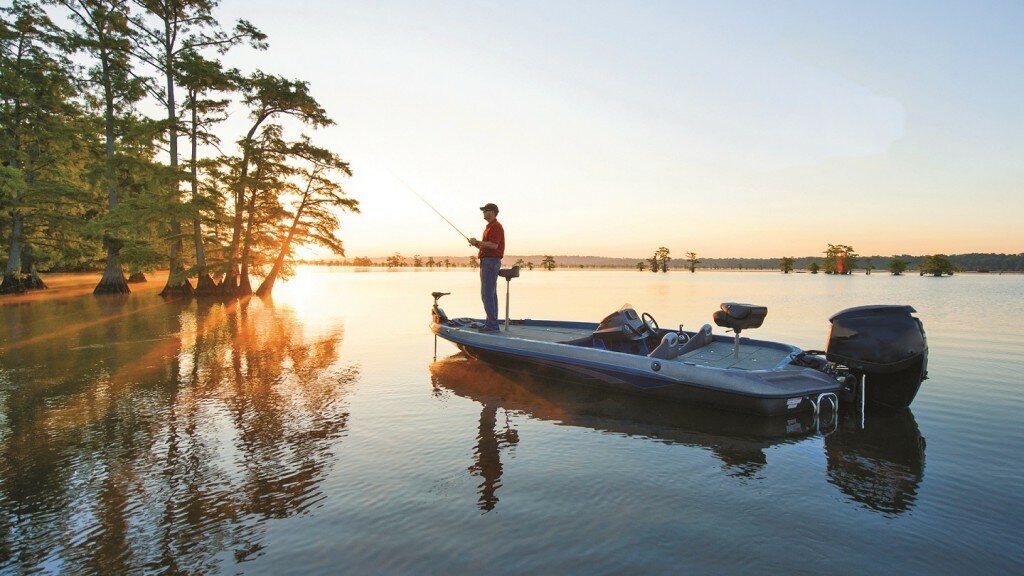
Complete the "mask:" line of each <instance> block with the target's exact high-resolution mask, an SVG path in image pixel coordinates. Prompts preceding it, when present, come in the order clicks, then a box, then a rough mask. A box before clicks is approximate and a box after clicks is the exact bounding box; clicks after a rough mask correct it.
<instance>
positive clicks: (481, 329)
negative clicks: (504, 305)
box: [477, 326, 501, 332]
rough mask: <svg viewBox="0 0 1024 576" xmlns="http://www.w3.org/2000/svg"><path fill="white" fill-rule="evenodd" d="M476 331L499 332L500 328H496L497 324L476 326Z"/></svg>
mask: <svg viewBox="0 0 1024 576" xmlns="http://www.w3.org/2000/svg"><path fill="white" fill-rule="evenodd" d="M477 331H478V332H501V328H498V327H497V326H482V327H480V328H477Z"/></svg>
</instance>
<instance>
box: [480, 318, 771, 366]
mask: <svg viewBox="0 0 1024 576" xmlns="http://www.w3.org/2000/svg"><path fill="white" fill-rule="evenodd" d="M592 333H593V329H591V328H570V327H564V326H523V325H515V324H512V325H509V327H508V330H507V331H506V330H505V328H504V326H502V329H501V332H498V333H496V334H495V335H496V336H505V337H509V338H517V339H522V340H533V341H539V342H551V343H565V342H569V341H572V340H578V339H581V338H586V337H587V336H590V335H591V334H592ZM789 354H790V352H789V351H788V350H783V349H779V348H773V347H768V346H760V345H758V344H752V343H747V342H744V341H743V340H741V341H740V353H739V357H737V356H736V355H735V354H733V345H732V340H731V339H729V340H728V341H719V340H716V341H714V342H712V343H711V344H708V345H707V346H704V347H703V348H698V349H697V350H694V351H693V352H690V353H688V354H684V355H683V356H680V357H678V358H675V359H673V360H670V362H682V363H684V364H689V365H691V366H707V367H711V368H734V369H739V370H770V369H772V368H775V367H777V366H779V365H780V364H782V363H784V362H785V361H786V360H787V359H788V358H789Z"/></svg>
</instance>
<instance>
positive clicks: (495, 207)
mask: <svg viewBox="0 0 1024 576" xmlns="http://www.w3.org/2000/svg"><path fill="white" fill-rule="evenodd" d="M480 210H494V211H495V212H497V211H498V205H497V204H495V203H494V202H488V203H487V204H484V205H483V206H481V207H480Z"/></svg>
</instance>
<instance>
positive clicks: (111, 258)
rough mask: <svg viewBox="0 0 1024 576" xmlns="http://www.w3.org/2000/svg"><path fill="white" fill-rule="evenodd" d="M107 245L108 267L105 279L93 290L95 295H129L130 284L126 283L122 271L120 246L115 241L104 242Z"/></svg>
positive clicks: (104, 272) (104, 275) (101, 279)
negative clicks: (119, 254)
mask: <svg viewBox="0 0 1024 576" xmlns="http://www.w3.org/2000/svg"><path fill="white" fill-rule="evenodd" d="M103 243H104V244H106V245H107V267H106V268H105V269H104V270H103V277H102V278H100V283H99V284H97V285H96V288H94V289H93V291H92V293H93V294H128V293H129V292H131V289H129V288H128V282H127V281H125V278H124V272H123V271H122V270H121V259H120V258H119V257H118V252H120V248H121V247H120V245H119V243H117V242H116V241H114V240H110V239H106V240H104V241H103Z"/></svg>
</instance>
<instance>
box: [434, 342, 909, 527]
mask: <svg viewBox="0 0 1024 576" xmlns="http://www.w3.org/2000/svg"><path fill="white" fill-rule="evenodd" d="M430 375H431V382H432V384H433V386H434V393H435V395H443V394H454V395H457V396H461V397H464V398H468V399H471V400H473V401H475V402H478V403H480V405H481V411H480V426H479V431H478V434H477V445H476V449H475V451H474V462H473V465H472V466H471V467H470V468H469V469H470V472H471V473H472V474H474V475H476V476H479V477H480V478H481V482H480V484H479V485H478V502H477V505H478V507H479V508H480V509H481V510H482V511H484V512H487V511H490V510H492V509H494V507H495V506H496V505H497V503H498V500H499V497H498V489H499V488H500V487H501V476H502V463H501V456H502V453H503V451H506V450H510V449H512V448H513V447H514V446H515V445H516V444H518V443H519V441H520V438H519V433H518V431H517V430H515V428H513V427H512V426H511V424H510V420H509V417H508V415H509V413H514V414H524V415H526V416H529V417H530V418H535V419H538V420H547V421H552V422H556V423H558V424H559V425H564V426H577V427H585V428H589V429H593V430H598V431H602V432H608V433H612V434H620V435H625V436H631V437H637V438H644V439H647V440H651V441H655V442H663V443H667V444H680V445H686V446H693V447H698V448H701V449H706V450H709V451H710V452H711V453H712V454H713V455H714V456H715V457H716V458H717V459H718V460H719V461H720V462H721V468H722V472H723V473H724V474H725V476H727V477H731V478H738V479H744V480H746V479H752V480H760V479H761V478H762V477H761V475H760V473H761V471H762V469H763V468H764V467H765V465H766V464H767V454H766V451H767V450H768V449H769V448H772V447H775V446H780V445H784V444H792V443H797V442H821V441H822V440H821V438H822V437H821V436H820V435H818V434H817V433H816V429H815V427H814V424H813V421H812V420H811V419H810V416H809V415H802V416H801V417H799V418H796V417H788V418H785V417H784V418H759V417H753V416H749V415H744V414H733V413H728V412H719V411H715V410H708V409H702V408H698V407H691V406H685V405H676V404H671V403H663V402H651V401H648V400H645V399H640V398H633V397H629V396H624V395H621V394H610V393H607V392H604V391H600V390H594V389H591V388H588V387H584V386H579V385H573V384H569V383H566V382H554V381H550V380H545V379H539V378H535V377H533V376H532V375H530V374H524V373H509V372H504V371H497V370H495V369H494V368H492V367H490V366H488V365H486V364H484V363H481V362H474V361H469V360H468V359H467V358H466V357H465V356H464V355H463V354H457V355H455V356H451V357H449V358H446V359H444V360H441V361H438V362H434V363H433V364H431V366H430ZM499 410H500V411H502V412H503V413H504V414H505V418H504V426H503V427H502V426H499V425H498V411H499ZM823 442H824V445H825V452H826V455H827V460H828V463H827V471H826V478H827V481H828V482H830V483H832V484H833V485H835V486H837V487H838V488H839V489H840V490H841V491H842V492H843V493H844V494H846V495H848V496H849V497H850V498H851V499H852V500H853V501H855V502H858V503H861V504H863V505H864V506H866V507H867V508H869V509H871V510H875V511H878V512H882V513H885V514H899V513H901V512H904V511H906V510H908V509H910V507H911V506H912V505H913V502H914V498H915V496H916V493H917V487H918V485H919V484H920V482H921V479H922V477H923V475H924V439H923V438H922V437H921V434H920V431H919V430H918V428H917V423H916V421H915V420H914V417H913V414H912V413H911V412H910V411H909V410H907V411H904V412H900V413H893V414H879V415H877V416H875V415H872V416H871V417H870V418H869V420H868V427H867V428H866V429H860V426H859V418H855V417H851V418H842V419H840V424H839V427H838V428H837V429H836V430H835V431H834V432H832V433H831V434H829V435H827V436H825V438H824V441H823Z"/></svg>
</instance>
